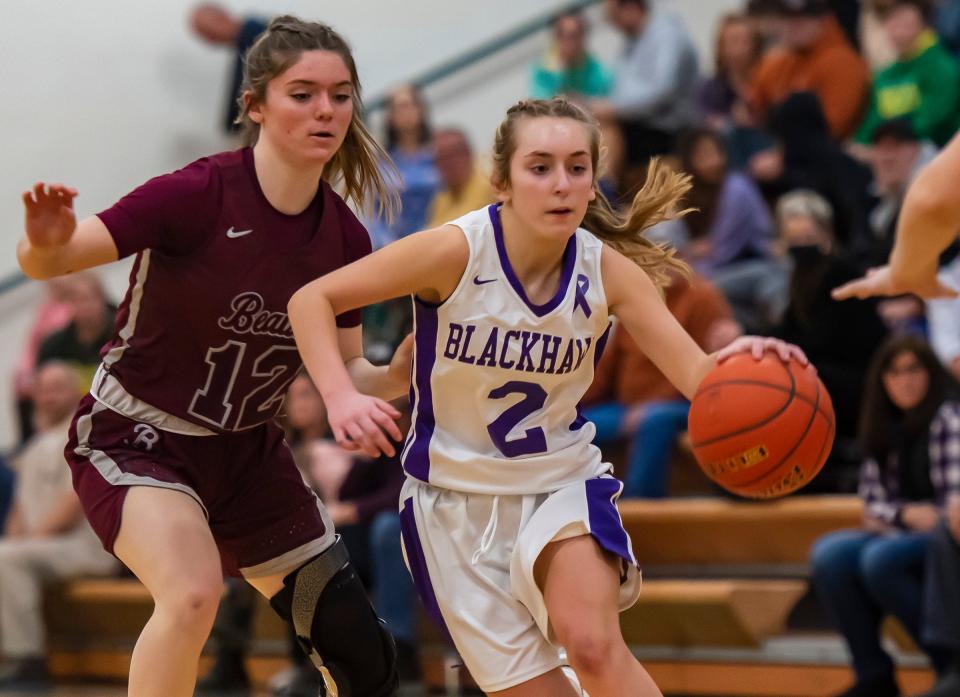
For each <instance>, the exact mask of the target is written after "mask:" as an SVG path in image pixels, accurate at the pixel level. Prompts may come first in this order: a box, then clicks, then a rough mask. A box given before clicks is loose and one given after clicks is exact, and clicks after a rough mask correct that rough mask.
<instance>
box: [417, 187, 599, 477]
mask: <svg viewBox="0 0 960 697" xmlns="http://www.w3.org/2000/svg"><path fill="white" fill-rule="evenodd" d="M451 224H452V225H456V226H457V227H459V228H460V229H462V230H463V233H464V235H465V236H466V239H467V242H468V244H469V247H470V255H469V260H468V262H467V266H466V269H465V270H464V273H463V276H462V277H461V279H460V282H459V284H458V285H457V287H456V289H454V291H453V293H452V294H451V295H450V297H448V298H447V299H446V300H445V301H444V302H442V303H440V304H439V305H435V304H431V303H427V302H424V301H422V300H420V299H418V298H415V299H414V321H415V332H416V347H415V352H414V366H413V372H414V375H413V384H412V387H411V403H412V404H413V421H412V425H411V428H410V432H409V435H408V436H407V441H406V444H405V446H404V450H403V465H404V469H405V470H406V472H407V474H408V475H410V476H411V477H414V478H416V479H419V480H421V481H424V482H428V483H430V484H433V485H435V486H438V487H443V488H448V489H455V490H458V491H464V492H476V493H485V494H535V493H542V492H548V491H554V490H556V489H559V488H561V487H563V486H565V485H566V484H570V483H572V482H577V481H583V480H584V479H588V478H591V477H596V476H598V475H600V474H602V473H604V472H607V471H608V470H609V469H610V466H609V465H608V464H605V463H603V462H602V457H601V455H600V451H599V450H598V449H597V448H596V447H595V446H593V445H592V444H591V441H592V439H593V436H594V431H595V429H594V426H593V424H591V423H589V422H588V421H587V420H586V419H584V418H583V417H582V416H581V414H580V410H579V402H580V399H581V398H582V397H583V394H584V393H585V392H586V391H587V388H589V386H590V384H591V382H592V381H593V373H594V368H595V366H596V363H597V361H598V360H599V358H600V355H601V353H602V351H603V347H604V344H605V343H606V339H607V336H608V335H609V331H610V319H609V316H608V312H607V302H606V297H605V296H604V292H603V282H602V278H601V276H600V255H601V251H602V248H603V243H602V242H601V241H600V240H599V239H597V238H596V237H595V236H593V235H592V234H591V233H589V232H588V231H586V230H584V229H582V228H578V229H577V231H576V232H575V233H574V234H573V235H572V236H571V237H570V240H569V241H568V243H567V246H566V249H565V250H564V253H563V261H562V271H561V276H560V283H559V287H558V289H557V292H556V294H555V295H554V296H553V297H552V298H551V299H550V300H548V301H547V302H546V303H544V304H542V305H535V304H533V303H532V302H531V301H530V299H529V298H528V297H527V295H526V293H525V292H524V289H523V286H522V285H521V283H520V281H519V279H518V278H517V275H516V274H515V273H514V271H513V268H512V267H511V266H510V260H509V259H508V258H507V253H506V248H505V246H504V240H503V230H502V228H501V226H500V217H499V209H498V207H497V206H496V205H493V206H490V207H489V208H486V209H481V210H477V211H474V212H472V213H468V214H467V215H465V216H463V217H461V218H459V219H457V220H455V221H453V222H452V223H451Z"/></svg>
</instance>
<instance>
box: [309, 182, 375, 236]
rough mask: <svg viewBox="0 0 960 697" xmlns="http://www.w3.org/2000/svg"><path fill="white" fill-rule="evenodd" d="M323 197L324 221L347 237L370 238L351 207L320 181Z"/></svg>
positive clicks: (325, 183)
mask: <svg viewBox="0 0 960 697" xmlns="http://www.w3.org/2000/svg"><path fill="white" fill-rule="evenodd" d="M320 189H321V195H322V197H323V208H324V221H325V222H326V223H327V224H335V225H337V226H338V227H339V228H340V230H341V231H342V233H343V234H344V235H345V236H348V237H349V236H354V235H360V236H362V237H365V238H369V233H368V232H367V228H366V226H364V224H363V223H362V222H361V221H360V218H359V217H357V214H356V213H354V211H353V209H351V208H350V205H349V204H348V203H347V202H346V201H345V200H344V198H343V197H342V196H341V195H340V194H339V193H337V191H336V190H335V189H334V188H333V187H332V186H330V184H329V183H327V182H326V181H323V180H321V181H320Z"/></svg>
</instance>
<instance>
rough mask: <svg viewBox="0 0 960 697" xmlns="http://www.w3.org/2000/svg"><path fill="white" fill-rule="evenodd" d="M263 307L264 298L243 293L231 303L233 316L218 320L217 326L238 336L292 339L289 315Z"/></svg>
mask: <svg viewBox="0 0 960 697" xmlns="http://www.w3.org/2000/svg"><path fill="white" fill-rule="evenodd" d="M263 305H264V303H263V297H261V295H260V294H259V293H255V292H253V291H248V292H246V293H241V294H240V295H238V296H237V297H235V298H234V299H233V300H232V301H231V303H230V309H231V310H232V311H233V314H231V315H230V316H229V317H221V318H220V319H219V320H217V325H218V326H219V327H220V328H221V329H228V330H230V331H234V332H236V333H237V334H263V335H266V336H278V337H283V338H285V339H292V338H293V329H291V327H290V319H289V318H288V317H287V313H286V312H270V311H269V310H264V309H263Z"/></svg>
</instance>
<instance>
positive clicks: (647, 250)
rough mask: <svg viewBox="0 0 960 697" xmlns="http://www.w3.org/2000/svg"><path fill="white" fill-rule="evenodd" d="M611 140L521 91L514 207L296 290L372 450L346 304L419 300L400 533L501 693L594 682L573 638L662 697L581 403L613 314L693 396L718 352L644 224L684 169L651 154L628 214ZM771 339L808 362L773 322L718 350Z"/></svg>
mask: <svg viewBox="0 0 960 697" xmlns="http://www.w3.org/2000/svg"><path fill="white" fill-rule="evenodd" d="M599 151H600V144H599V133H598V129H597V124H596V122H595V121H594V119H593V118H592V117H591V116H589V115H588V114H587V113H586V112H584V111H583V110H582V109H580V108H579V107H577V106H575V105H574V104H571V103H569V102H567V101H565V100H563V99H553V100H549V101H526V102H521V103H520V104H518V105H516V106H514V107H512V108H511V109H510V110H509V111H508V112H507V118H506V120H505V121H504V122H503V124H501V126H500V128H499V129H498V131H497V137H496V142H495V145H494V174H493V179H494V184H495V186H496V188H497V190H498V192H499V194H498V198H499V200H500V203H499V204H497V205H494V206H491V207H490V208H488V209H481V210H478V211H474V212H473V213H468V214H467V215H465V216H463V217H462V218H459V219H457V220H455V221H453V222H452V223H450V224H448V225H444V226H442V227H440V228H437V229H434V230H428V231H425V232H421V233H417V234H414V235H411V236H409V237H407V238H404V239H402V240H400V241H398V242H396V243H394V244H391V245H389V246H387V247H386V248H384V249H382V250H380V251H378V252H375V253H374V254H372V255H371V256H369V257H366V258H364V259H363V260H360V261H358V262H357V263H354V264H350V265H349V266H347V267H344V268H343V269H340V270H338V271H334V272H332V273H330V274H328V275H326V276H324V277H322V278H320V279H318V280H317V281H314V282H312V283H310V284H309V285H307V286H305V287H304V288H303V289H301V290H300V291H298V292H297V293H296V294H295V295H294V297H293V298H292V300H291V301H290V305H289V315H290V320H291V323H292V326H293V329H294V336H295V338H296V340H297V344H298V346H299V348H300V351H301V354H302V355H303V358H304V362H305V364H306V365H307V367H308V369H309V370H310V374H311V375H312V376H313V378H314V380H315V381H316V384H317V386H318V387H319V388H320V391H321V392H322V394H323V397H324V400H325V401H326V403H327V407H328V409H329V414H330V423H331V426H332V427H333V430H334V434H335V436H336V438H337V440H338V441H340V442H343V443H345V444H347V445H348V447H353V448H360V449H363V450H365V451H367V452H368V453H371V454H375V453H376V452H378V450H383V449H385V448H387V447H388V446H389V443H388V441H387V439H386V436H385V435H384V433H383V432H381V430H380V428H379V426H378V423H382V422H383V421H384V415H385V411H384V408H385V407H384V403H382V402H380V401H379V400H377V399H375V398H373V397H368V396H366V395H363V394H360V393H359V392H358V391H357V390H356V388H355V387H354V386H353V384H352V383H351V382H350V378H349V376H348V374H347V373H346V372H345V370H344V369H343V367H342V366H343V362H342V360H340V358H339V355H338V349H337V343H336V328H335V320H334V318H335V316H336V315H337V314H339V313H342V312H345V311H347V310H348V309H349V308H354V307H360V306H363V305H367V304H369V303H373V302H378V301H380V300H384V299H387V298H392V297H396V296H400V295H404V294H412V295H413V296H414V305H415V334H416V339H415V359H414V368H413V370H414V376H413V386H412V390H411V401H412V407H413V422H412V425H411V428H410V433H409V435H408V437H407V441H406V445H405V447H404V452H403V464H404V469H405V470H406V472H407V475H408V479H407V483H406V485H405V487H404V490H403V493H402V496H401V506H400V507H401V520H402V532H403V542H404V550H405V553H406V557H407V565H408V567H409V568H410V571H411V573H412V574H413V577H414V580H415V582H416V584H417V588H418V591H419V593H420V595H421V597H422V598H423V600H424V603H425V605H426V607H427V608H428V610H429V611H430V612H431V614H432V615H433V616H434V617H435V619H437V620H438V621H440V622H441V624H443V626H444V627H445V628H446V629H447V631H448V632H449V634H450V636H451V637H452V639H453V641H454V643H455V644H456V647H457V649H458V650H459V652H460V654H461V656H462V657H463V660H464V662H465V663H466V665H467V667H468V668H469V670H470V672H471V674H472V675H473V677H474V679H475V680H476V681H477V683H478V684H479V685H480V687H481V688H482V689H483V690H484V691H485V692H486V693H488V694H495V695H504V696H508V697H515V696H517V697H520V696H522V697H534V696H546V695H549V696H550V697H558V696H572V695H575V694H577V693H576V691H575V688H574V686H573V685H572V684H571V682H570V681H569V680H568V679H567V678H566V676H565V675H564V673H563V672H562V670H561V668H560V667H561V665H562V660H561V656H560V652H559V647H563V648H564V649H565V650H566V655H567V657H568V660H569V662H570V664H571V666H572V667H573V669H574V670H575V672H576V674H577V677H578V678H579V681H580V683H581V684H582V685H583V687H584V688H585V689H586V690H587V691H588V692H589V693H590V695H591V696H592V697H606V696H608V695H638V696H639V695H642V696H643V697H653V696H655V695H660V691H659V690H658V689H657V687H656V685H655V684H654V683H653V681H652V680H651V678H650V676H649V675H648V674H647V673H646V671H645V670H644V669H643V667H642V666H641V665H640V664H639V663H638V662H637V661H636V659H635V658H634V657H633V655H632V654H631V653H630V651H629V649H628V648H627V646H626V644H625V642H624V640H623V637H622V635H621V633H620V627H619V622H618V617H617V614H618V611H619V610H621V609H625V608H627V607H629V606H630V605H632V604H633V603H634V602H635V601H636V599H637V595H638V593H639V590H640V578H639V571H638V569H637V564H636V559H635V558H634V556H633V552H632V549H631V544H630V539H629V537H628V535H627V533H626V531H625V530H624V529H623V525H622V523H621V520H620V517H619V514H618V513H617V509H616V500H617V497H618V496H619V495H620V491H621V489H622V484H621V483H620V482H619V481H618V480H616V479H614V478H613V477H612V476H610V474H609V473H610V470H611V467H610V465H609V464H608V463H605V462H603V461H602V458H601V454H600V451H599V450H598V449H597V448H596V447H594V446H593V445H592V444H591V440H592V439H593V435H594V427H593V425H592V424H591V423H589V422H588V421H586V420H585V419H583V418H582V417H581V416H580V414H579V411H578V409H577V404H578V402H579V400H580V398H581V397H582V395H583V393H584V392H585V391H586V389H587V387H588V386H589V385H590V383H591V381H592V379H593V368H594V365H595V363H596V361H597V359H598V358H599V355H600V351H601V350H602V347H603V344H604V342H605V340H606V338H607V333H608V330H609V327H610V320H609V316H610V315H611V314H613V315H617V316H618V317H619V318H620V320H621V321H622V323H623V325H624V327H625V328H626V329H627V330H628V331H629V332H630V334H631V335H632V336H633V337H634V338H635V339H636V341H637V343H638V344H639V345H640V347H641V348H642V349H643V350H644V351H646V352H647V354H648V355H649V356H650V357H651V359H653V361H654V362H655V363H656V364H657V365H658V366H659V367H660V368H661V369H662V370H663V372H664V373H665V374H666V375H667V377H668V378H670V380H671V381H672V382H673V383H674V384H675V385H676V386H677V387H678V388H679V389H680V391H681V392H682V393H683V394H684V395H686V396H687V397H692V396H693V393H694V391H695V390H696V387H697V385H698V384H699V382H700V380H701V379H702V378H703V377H704V375H706V373H707V372H708V371H709V370H710V369H711V368H712V367H713V366H714V364H715V361H716V357H714V356H708V355H706V354H704V353H703V352H702V351H701V350H700V349H699V348H698V347H697V345H696V344H695V343H694V341H693V340H692V339H691V338H690V337H689V336H688V335H687V334H686V333H685V332H684V330H683V329H682V328H681V327H680V325H679V324H678V323H677V322H676V320H675V319H674V318H673V316H672V315H671V314H670V312H669V311H668V310H667V308H666V306H665V305H664V303H663V302H662V301H661V299H660V296H659V295H658V291H657V285H658V284H662V283H663V282H664V281H665V275H666V272H667V271H668V270H671V269H677V268H680V267H682V264H681V263H680V262H678V261H677V260H675V259H674V258H673V256H672V253H670V252H667V251H665V250H663V249H661V248H658V247H655V246H653V245H651V244H650V243H649V242H647V241H646V240H645V239H644V238H643V237H642V235H641V232H642V230H643V229H644V228H646V227H648V226H649V225H651V224H653V223H655V222H657V221H659V220H663V219H664V218H665V217H668V216H669V215H670V214H671V213H672V212H673V211H674V210H675V204H676V203H677V199H678V198H679V196H680V195H682V194H683V192H684V191H685V190H686V188H687V180H686V178H685V177H683V176H680V175H677V174H674V173H672V172H669V171H667V170H665V169H663V168H661V167H659V165H653V166H652V167H651V171H650V176H649V178H648V183H647V185H646V186H645V187H644V189H643V190H641V191H640V192H639V194H638V195H637V197H636V198H635V199H634V201H633V205H632V207H631V209H630V211H629V216H628V218H627V219H626V220H623V219H621V218H620V217H619V216H618V215H617V214H616V213H615V212H614V211H613V210H612V209H611V207H610V205H609V203H608V202H607V201H606V200H605V199H604V198H603V197H602V195H601V194H600V193H599V192H598V191H597V188H596V173H597V163H598V159H599ZM581 223H582V224H583V227H579V226H580V225H581ZM584 228H586V229H584ZM604 242H606V243H607V244H604ZM617 250H620V251H617ZM766 348H773V349H775V350H776V351H777V352H778V353H779V354H780V356H781V358H783V359H784V360H788V359H789V358H790V357H791V356H793V357H797V358H799V359H800V360H801V361H804V362H805V360H806V359H805V358H804V357H803V355H802V353H801V352H800V351H799V349H797V348H796V347H793V346H790V345H787V344H783V343H782V342H778V341H775V340H772V339H759V338H743V339H740V340H738V341H737V342H735V343H734V344H731V346H730V347H728V348H727V349H724V351H722V352H721V354H722V355H720V356H719V357H720V358H721V359H722V358H723V357H725V356H726V355H730V354H732V353H734V352H737V351H746V350H750V351H752V352H753V353H754V354H755V355H756V356H757V357H760V356H761V355H762V353H763V351H764V350H765V349H766Z"/></svg>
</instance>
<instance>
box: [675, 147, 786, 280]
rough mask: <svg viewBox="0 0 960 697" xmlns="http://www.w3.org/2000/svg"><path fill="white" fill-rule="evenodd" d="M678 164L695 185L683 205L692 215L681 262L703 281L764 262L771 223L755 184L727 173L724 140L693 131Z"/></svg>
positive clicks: (684, 220)
mask: <svg viewBox="0 0 960 697" xmlns="http://www.w3.org/2000/svg"><path fill="white" fill-rule="evenodd" d="M679 154H680V163H681V166H682V167H683V169H684V171H686V172H688V173H689V174H690V176H691V179H692V184H693V186H692V187H691V189H690V193H689V194H687V197H686V201H685V202H686V204H687V205H689V206H690V207H691V208H694V209H695V210H693V211H691V212H690V213H688V214H687V215H686V216H684V217H683V218H682V219H681V222H682V223H683V224H684V225H685V226H686V228H687V233H688V237H689V242H688V243H687V244H686V245H685V246H684V247H682V248H681V249H680V252H681V253H682V255H683V257H684V259H685V260H686V261H687V262H689V263H690V264H691V265H692V266H693V268H694V269H695V270H696V271H697V272H698V273H700V274H702V275H704V276H706V277H707V278H713V275H714V273H715V272H716V271H718V270H720V269H727V270H729V269H730V268H731V267H733V266H737V265H738V264H739V263H740V262H748V261H753V260H756V259H764V260H766V259H767V258H768V257H769V256H770V254H771V251H770V245H771V242H772V241H773V234H774V229H773V220H772V219H771V217H770V211H769V210H768V209H767V204H766V202H765V201H764V200H763V196H761V195H760V191H759V189H757V186H756V184H754V183H753V181H752V180H751V179H750V178H748V177H746V176H744V175H742V174H740V173H738V172H730V171H728V169H727V153H726V147H725V144H724V141H723V137H722V136H720V135H719V134H718V133H716V132H715V131H713V130H710V129H696V130H693V131H690V132H689V133H687V134H685V135H684V136H683V137H682V138H681V139H680V148H679Z"/></svg>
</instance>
